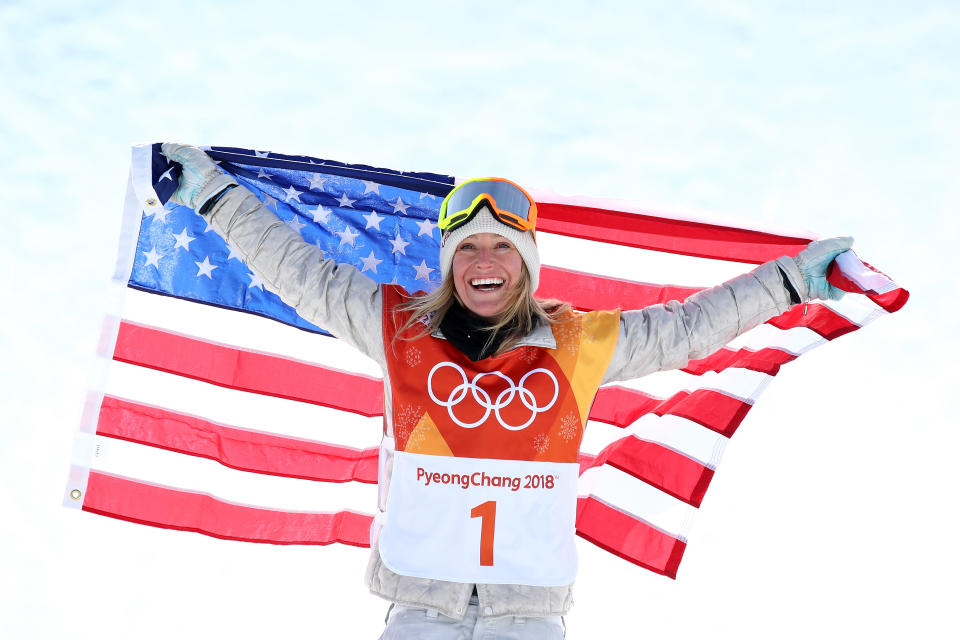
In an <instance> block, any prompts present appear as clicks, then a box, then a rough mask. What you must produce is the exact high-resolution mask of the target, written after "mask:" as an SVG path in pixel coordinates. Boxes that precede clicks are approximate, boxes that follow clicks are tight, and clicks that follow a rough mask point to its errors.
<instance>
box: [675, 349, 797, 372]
mask: <svg viewBox="0 0 960 640" xmlns="http://www.w3.org/2000/svg"><path fill="white" fill-rule="evenodd" d="M798 357H799V356H797V355H795V354H792V353H787V352H786V351H783V350H782V349H777V348H775V347H767V348H765V349H759V350H757V351H751V350H750V349H738V350H736V351H734V350H733V349H726V348H724V349H720V350H719V351H716V352H715V353H712V354H710V355H709V356H707V357H706V358H701V359H699V360H691V361H690V362H688V363H687V366H685V367H684V368H683V369H681V371H686V372H687V373H692V374H693V375H695V376H701V375H703V374H704V373H706V372H708V371H716V372H720V371H723V370H724V369H727V368H730V367H738V368H740V369H750V370H751V371H759V372H760V373H765V374H767V375H768V376H775V375H777V374H778V373H779V372H780V366H781V365H784V364H786V363H788V362H791V361H793V360H796V359H797V358H798Z"/></svg>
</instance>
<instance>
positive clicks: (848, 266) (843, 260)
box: [837, 249, 898, 294]
mask: <svg viewBox="0 0 960 640" xmlns="http://www.w3.org/2000/svg"><path fill="white" fill-rule="evenodd" d="M837 266H838V267H840V271H841V272H842V273H843V275H845V276H846V277H847V278H849V279H850V280H852V281H853V282H855V283H856V284H857V285H858V286H859V287H860V288H861V289H863V290H864V291H876V292H877V293H881V294H883V293H889V292H890V291H893V290H894V289H897V288H898V287H897V285H896V283H895V282H893V281H892V280H890V278H888V277H887V276H885V275H883V274H882V273H878V272H876V271H874V270H872V269H870V268H868V267H867V265H865V264H863V262H861V261H860V258H858V257H857V254H855V253H854V252H853V251H850V250H849V249H848V250H847V251H844V252H843V253H841V254H840V255H838V256H837Z"/></svg>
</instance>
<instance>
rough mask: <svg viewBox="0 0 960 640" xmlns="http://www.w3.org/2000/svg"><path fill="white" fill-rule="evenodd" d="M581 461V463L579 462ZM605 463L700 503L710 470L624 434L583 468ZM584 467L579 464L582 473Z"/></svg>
mask: <svg viewBox="0 0 960 640" xmlns="http://www.w3.org/2000/svg"><path fill="white" fill-rule="evenodd" d="M581 464H582V463H581ZM602 464H608V465H610V466H611V467H615V468H617V469H620V470H621V471H623V472H625V473H629V474H630V475H632V476H634V477H636V478H639V479H640V480H643V481H644V482H646V483H647V484H649V485H651V486H654V487H656V488H657V489H660V490H661V491H663V492H665V493H668V494H670V495H671V496H673V497H674V498H677V499H678V500H683V501H684V502H686V503H687V504H690V505H693V506H694V507H699V506H700V503H701V501H702V500H703V495H704V494H705V493H706V492H707V487H709V486H710V481H711V480H712V479H713V470H712V469H709V468H707V467H705V466H704V465H702V464H700V463H699V462H697V461H696V460H692V459H690V458H688V457H686V456H685V455H683V454H681V453H677V452H676V451H674V450H672V449H668V448H667V447H664V446H662V445H659V444H657V443H655V442H647V441H646V440H641V439H640V438H635V437H633V436H627V437H626V438H621V439H620V440H617V441H616V442H614V443H611V444H610V445H608V446H607V447H606V448H604V450H603V451H601V452H600V454H599V455H597V456H596V457H595V458H593V459H592V460H591V461H590V462H589V464H588V466H587V467H586V468H590V467H598V466H600V465H602ZM586 468H585V467H583V466H581V470H580V473H581V474H582V473H583V472H584V471H585V470H586Z"/></svg>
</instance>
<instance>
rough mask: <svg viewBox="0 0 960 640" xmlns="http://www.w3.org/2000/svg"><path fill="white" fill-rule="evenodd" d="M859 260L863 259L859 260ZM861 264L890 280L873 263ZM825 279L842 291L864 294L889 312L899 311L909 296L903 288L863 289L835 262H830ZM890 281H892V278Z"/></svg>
mask: <svg viewBox="0 0 960 640" xmlns="http://www.w3.org/2000/svg"><path fill="white" fill-rule="evenodd" d="M861 262H863V261H862V260H861ZM863 264H864V266H866V267H867V268H868V269H872V270H873V271H876V272H877V273H879V274H882V275H883V276H884V277H886V278H887V279H888V280H890V278H889V276H887V274H885V273H883V272H882V271H880V270H879V269H877V268H875V267H874V266H873V265H871V264H869V263H867V262H863ZM827 281H828V282H829V283H830V284H832V285H833V286H835V287H837V288H838V289H841V290H843V291H852V292H853V293H863V294H865V295H866V296H867V297H868V298H870V299H871V300H872V301H873V302H874V303H875V304H877V305H879V306H880V307H882V308H883V309H884V310H885V311H887V312H889V313H894V312H895V311H899V310H900V309H901V307H903V305H905V304H907V300H908V299H909V298H910V292H909V291H907V290H906V289H903V288H898V289H894V290H893V291H888V292H886V293H877V292H876V291H873V290H864V289H862V288H861V287H860V285H858V284H857V283H856V282H854V281H853V280H850V279H849V278H847V276H846V275H844V273H843V271H841V270H840V268H839V266H837V263H836V262H831V263H830V266H829V267H828V268H827ZM890 281H891V282H893V280H890Z"/></svg>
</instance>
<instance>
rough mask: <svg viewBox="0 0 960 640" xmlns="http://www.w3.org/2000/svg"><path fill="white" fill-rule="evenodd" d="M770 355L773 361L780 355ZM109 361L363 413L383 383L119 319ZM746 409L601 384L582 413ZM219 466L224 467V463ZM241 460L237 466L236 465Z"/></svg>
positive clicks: (701, 417)
mask: <svg viewBox="0 0 960 640" xmlns="http://www.w3.org/2000/svg"><path fill="white" fill-rule="evenodd" d="M774 351H775V350H774ZM777 353H782V352H777ZM758 354H760V352H756V353H750V352H745V353H744V354H741V356H740V357H739V358H736V357H734V358H733V360H731V362H733V363H735V364H736V363H740V364H741V365H748V364H750V362H749V360H750V359H751V358H756V359H757V360H758V361H759V362H760V364H758V365H757V366H756V368H759V369H763V368H764V367H765V368H767V369H769V368H770V364H769V362H768V361H766V360H764V357H763V356H762V355H758ZM774 355H775V358H781V359H782V357H783V356H777V355H776V354H774ZM731 357H732V356H731ZM114 359H115V360H118V361H121V362H127V363H130V364H135V365H139V366H143V367H148V368H151V369H157V370H160V371H165V372H167V373H173V374H176V375H181V376H184V377H188V378H193V379H197V380H203V381H204V382H210V383H213V384H217V385H220V386H224V387H227V388H231V389H239V390H242V391H247V392H252V393H259V394H264V395H270V396H277V397H281V398H287V399H293V400H299V401H303V402H309V403H312V404H318V405H323V406H327V407H332V408H334V409H340V410H343V411H350V412H353V413H359V414H361V415H365V416H381V415H383V410H382V407H383V381H382V380H381V379H380V378H374V377H371V376H363V375H360V374H356V373H350V372H346V371H341V370H339V369H333V368H329V367H324V366H321V365H317V364H310V363H304V362H300V361H296V360H291V359H289V358H282V357H279V356H273V355H269V354H264V353H258V352H254V351H247V350H244V349H238V348H235V347H230V346H227V345H220V344H215V343H211V342H207V341H204V340H200V339H197V338H191V337H188V336H183V335H180V334H176V333H170V332H166V331H163V330H161V329H157V328H154V327H147V326H145V325H140V324H135V323H131V322H127V321H123V322H121V324H120V330H119V333H118V336H117V346H116V349H115V351H114ZM775 361H776V360H775V359H773V360H771V361H770V362H775ZM700 362H701V363H706V364H701V366H700V368H702V369H704V370H708V369H707V368H706V367H707V366H709V365H710V359H705V360H703V361H700ZM731 366H732V365H731ZM233 367H236V369H234V368H233ZM268 374H269V375H268ZM747 410H749V406H748V405H745V404H744V403H743V402H742V401H740V400H736V399H733V398H730V397H729V396H724V395H723V394H720V393H717V392H715V391H706V390H697V391H694V392H692V393H690V392H686V391H683V392H680V393H678V394H676V395H674V396H672V397H671V398H668V399H666V400H664V399H661V398H655V397H652V396H648V395H646V394H643V393H641V392H639V391H634V390H629V389H626V388H624V387H604V388H601V389H600V390H599V392H598V393H597V399H596V402H594V405H593V408H592V409H591V412H590V418H591V419H594V420H599V421H601V422H606V423H609V424H614V425H617V426H619V427H626V426H628V425H630V424H632V423H633V422H634V421H635V420H636V419H637V418H639V417H640V416H642V415H644V414H646V413H648V412H651V411H652V412H654V413H656V414H657V415H667V414H669V415H677V416H680V417H684V418H688V419H690V420H693V421H694V422H697V423H699V424H703V425H704V426H706V427H708V428H710V429H714V430H715V431H718V432H720V433H723V434H725V435H730V434H732V433H733V431H734V430H735V429H736V428H737V426H738V425H739V424H740V421H741V420H742V419H743V415H744V414H745V413H746V411H747ZM137 437H140V436H131V438H132V439H136V438H137ZM157 446H164V447H169V448H173V449H176V448H177V447H176V446H174V445H172V444H170V443H166V444H160V443H158V444H157ZM195 455H203V456H205V457H206V456H209V455H212V453H211V452H210V451H206V452H202V453H201V452H197V453H196V454H195ZM224 463H225V464H228V463H227V462H226V461H225V460H224ZM243 464H245V463H238V468H239V466H243ZM265 472H266V473H269V471H265Z"/></svg>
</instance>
